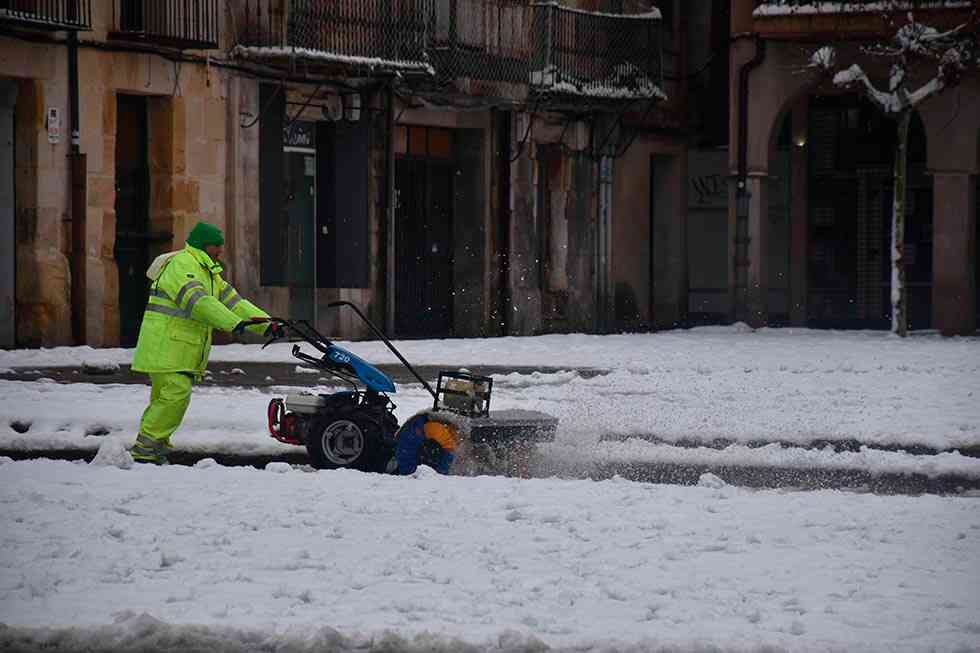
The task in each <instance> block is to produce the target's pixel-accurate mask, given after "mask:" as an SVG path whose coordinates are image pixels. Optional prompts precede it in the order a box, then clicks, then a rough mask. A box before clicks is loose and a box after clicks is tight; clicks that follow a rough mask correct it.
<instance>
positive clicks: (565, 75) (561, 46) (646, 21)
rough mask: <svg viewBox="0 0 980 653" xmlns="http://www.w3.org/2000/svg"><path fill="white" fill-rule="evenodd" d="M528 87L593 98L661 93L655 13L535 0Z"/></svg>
mask: <svg viewBox="0 0 980 653" xmlns="http://www.w3.org/2000/svg"><path fill="white" fill-rule="evenodd" d="M533 8H534V37H533V38H534V43H535V54H534V62H533V65H532V72H531V80H530V81H531V85H532V87H534V90H535V91H536V92H538V93H542V92H544V93H557V94H566V95H580V96H587V97H591V98H596V99H633V98H654V97H663V91H662V90H661V81H662V79H663V64H662V62H663V52H662V47H661V36H662V35H661V20H660V15H659V13H657V12H651V13H648V14H636V15H622V14H606V13H596V12H586V11H579V10H576V9H570V8H567V7H563V6H561V5H559V4H558V3H556V2H542V3H535V4H534V5H533Z"/></svg>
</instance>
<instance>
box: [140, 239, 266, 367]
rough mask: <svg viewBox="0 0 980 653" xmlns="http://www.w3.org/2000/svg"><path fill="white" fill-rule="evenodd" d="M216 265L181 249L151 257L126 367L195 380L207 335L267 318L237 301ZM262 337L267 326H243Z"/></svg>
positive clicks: (205, 357) (206, 348) (197, 251)
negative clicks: (147, 295)
mask: <svg viewBox="0 0 980 653" xmlns="http://www.w3.org/2000/svg"><path fill="white" fill-rule="evenodd" d="M221 272H222V267H221V265H219V264H218V263H215V262H214V261H213V260H211V257H210V256H208V254H207V252H205V251H203V250H200V249H197V248H196V247H191V246H190V245H187V246H185V247H184V249H183V250H181V251H179V252H171V253H170V254H164V255H162V256H160V257H158V258H157V260H156V261H154V262H153V265H151V266H150V269H149V271H148V272H147V276H148V277H149V278H150V279H151V280H152V281H153V284H152V285H151V286H150V299H149V303H147V305H146V312H145V313H143V324H142V325H141V326H140V335H139V340H138V341H137V343H136V353H135V354H134V355H133V365H132V369H133V370H134V371H136V372H154V373H156V372H190V373H193V374H194V375H195V376H197V377H200V376H201V375H202V374H204V370H205V368H207V365H208V355H209V354H210V353H211V332H212V331H213V330H214V329H220V330H222V331H232V330H234V328H235V326H237V325H238V323H239V322H241V321H242V320H247V319H249V318H252V317H268V315H267V314H266V313H265V312H264V311H263V310H262V309H260V308H259V307H257V306H255V305H254V304H252V303H251V302H249V301H248V300H245V299H242V298H241V297H240V296H239V294H238V292H237V291H236V290H235V289H234V288H233V287H232V286H231V284H229V283H227V282H226V281H225V280H224V279H222V278H221ZM248 328H249V330H250V331H253V332H255V333H264V332H265V330H266V328H267V326H266V325H265V324H258V325H254V326H250V327H248Z"/></svg>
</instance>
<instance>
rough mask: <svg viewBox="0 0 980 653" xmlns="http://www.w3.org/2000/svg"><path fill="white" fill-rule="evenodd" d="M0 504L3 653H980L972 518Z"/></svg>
mask: <svg viewBox="0 0 980 653" xmlns="http://www.w3.org/2000/svg"><path fill="white" fill-rule="evenodd" d="M276 472H281V473H276ZM0 497H2V498H0V520H2V523H3V524H4V529H3V535H2V538H0V539H2V549H0V551H2V552H0V622H4V623H6V624H7V625H8V626H17V628H5V629H4V628H0V648H4V647H8V646H24V645H26V644H25V639H24V638H26V640H27V641H31V642H34V643H36V644H37V646H38V648H40V647H41V646H42V644H43V645H50V649H45V650H73V649H74V650H77V649H80V648H83V647H84V646H85V645H86V644H92V643H93V642H96V643H98V644H99V645H100V646H106V647H108V648H112V649H113V650H117V649H119V648H125V647H126V646H129V647H130V648H131V649H132V650H178V649H180V650H191V649H195V650H202V649H205V648H206V647H207V649H208V650H217V651H225V650H270V651H271V650H277V651H279V650H283V651H294V650H296V651H299V650H345V649H344V647H345V646H346V647H347V650H350V649H354V648H357V649H358V650H387V651H403V650H407V651H428V650H444V651H450V650H473V651H481V650H507V651H533V650H542V645H547V646H551V647H554V648H556V649H559V650H576V651H613V650H636V651H639V650H666V651H675V650H677V651H691V650H709V649H707V648H705V647H706V646H707V645H709V644H711V645H714V646H717V647H718V648H717V649H710V650H723V651H727V650H750V651H755V650H781V649H785V650H792V651H827V650H847V651H862V650H879V651H880V650H888V651H924V650H943V651H954V650H963V651H966V650H976V647H977V646H980V619H978V615H980V594H978V592H977V587H980V568H978V566H977V563H976V560H977V553H978V551H980V503H978V502H980V499H977V498H944V497H936V496H922V497H916V498H910V497H882V496H875V495H854V494H847V493H841V492H830V491H828V492H808V493H794V492H779V491H763V492H754V491H747V490H742V489H736V488H732V487H727V486H725V485H724V484H722V483H719V482H718V481H717V479H713V478H711V477H705V478H704V479H703V480H702V486H699V487H678V486H669V485H650V484H641V483H632V482H627V481H621V480H611V481H602V482H591V481H562V480H518V479H503V478H489V477H476V478H464V477H442V476H437V475H436V474H435V473H434V472H432V471H431V470H429V469H428V468H421V469H420V472H419V473H417V474H416V475H415V476H414V477H391V476H379V475H372V474H360V473H357V472H346V471H336V472H316V473H303V472H299V471H296V470H292V469H290V468H288V467H287V466H285V465H281V464H274V465H273V466H271V468H270V469H268V470H255V469H250V468H225V467H220V466H212V467H206V466H203V465H202V466H200V467H199V468H189V467H171V468H146V467H138V468H133V469H119V468H116V467H112V466H108V467H104V466H98V465H86V464H84V463H75V464H73V463H68V462H56V461H39V462H7V463H6V464H3V465H0ZM143 615H148V616H143ZM150 617H152V619H151V618H150ZM156 620H159V621H156ZM112 623H115V625H114V626H111V627H102V628H97V626H105V625H106V624H112ZM193 625H196V626H197V627H192V626H193ZM75 626H78V627H82V628H80V629H71V630H61V631H58V632H54V631H52V630H50V628H51V627H59V628H63V629H64V628H66V627H75ZM20 627H29V628H34V630H23V629H21V628H20ZM338 633H339V635H338ZM343 642H346V643H343ZM334 643H337V645H335V646H332V644H334ZM463 643H465V644H466V645H467V646H469V647H471V648H466V647H465V646H464V644H463ZM372 644H373V646H372ZM212 646H214V648H211V647H212ZM315 646H321V647H322V648H315ZM658 646H662V647H664V648H663V649H658V648H657V647H658ZM5 650H7V649H5Z"/></svg>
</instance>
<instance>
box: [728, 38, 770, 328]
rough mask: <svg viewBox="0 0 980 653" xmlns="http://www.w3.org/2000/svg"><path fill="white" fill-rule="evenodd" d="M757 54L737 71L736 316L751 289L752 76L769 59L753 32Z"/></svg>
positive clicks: (734, 312) (734, 306) (760, 40)
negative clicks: (750, 170)
mask: <svg viewBox="0 0 980 653" xmlns="http://www.w3.org/2000/svg"><path fill="white" fill-rule="evenodd" d="M754 41H755V53H754V54H753V55H752V58H751V59H749V60H748V61H746V62H745V63H744V64H742V67H741V68H739V71H738V175H737V178H736V180H735V270H734V275H735V301H734V303H733V305H732V313H733V314H734V315H733V317H736V318H737V316H738V314H739V313H740V311H739V309H738V307H739V305H740V303H741V304H744V302H745V298H744V297H743V296H741V295H742V293H744V292H745V291H746V289H747V288H748V267H749V260H748V250H749V200H750V198H751V193H749V189H748V158H749V155H748V152H749V144H748V134H749V75H750V74H751V73H752V71H753V70H754V69H756V68H758V67H759V65H760V64H762V62H763V61H764V60H765V58H766V42H765V41H764V40H762V39H760V38H759V35H758V34H756V35H754Z"/></svg>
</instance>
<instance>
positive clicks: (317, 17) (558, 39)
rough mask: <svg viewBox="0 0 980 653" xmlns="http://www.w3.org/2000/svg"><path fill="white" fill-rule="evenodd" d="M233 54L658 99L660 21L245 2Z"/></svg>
mask: <svg viewBox="0 0 980 653" xmlns="http://www.w3.org/2000/svg"><path fill="white" fill-rule="evenodd" d="M235 22H236V26H237V28H236V32H237V41H236V47H235V51H236V52H237V54H239V55H240V56H244V57H248V58H264V59H270V58H273V59H274V58H277V57H281V58H290V59H293V58H300V59H304V60H306V62H307V63H311V62H317V61H319V62H324V63H328V64H335V65H345V66H352V67H361V68H363V67H368V68H370V69H371V70H405V69H417V70H423V71H425V72H427V73H429V74H430V75H432V77H433V79H435V80H437V81H440V82H444V83H445V82H450V81H452V80H454V79H458V78H463V77H466V78H472V79H475V80H480V81H484V82H504V83H510V84H518V85H522V86H524V87H527V88H530V90H531V91H532V92H533V93H534V94H536V95H537V96H538V97H539V98H540V97H543V96H546V95H578V96H587V97H591V98H594V99H611V100H617V99H633V98H655V97H661V96H662V95H663V94H662V92H661V88H660V84H661V80H662V77H663V71H662V60H663V56H662V51H661V28H660V25H661V20H660V15H659V13H658V12H655V11H654V12H650V13H646V14H637V15H622V14H609V13H596V12H586V11H580V10H576V9H570V8H567V7H564V6H561V5H559V4H558V3H557V2H531V1H529V0H243V1H242V3H241V5H240V9H239V12H238V14H237V15H236V21H235Z"/></svg>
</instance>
